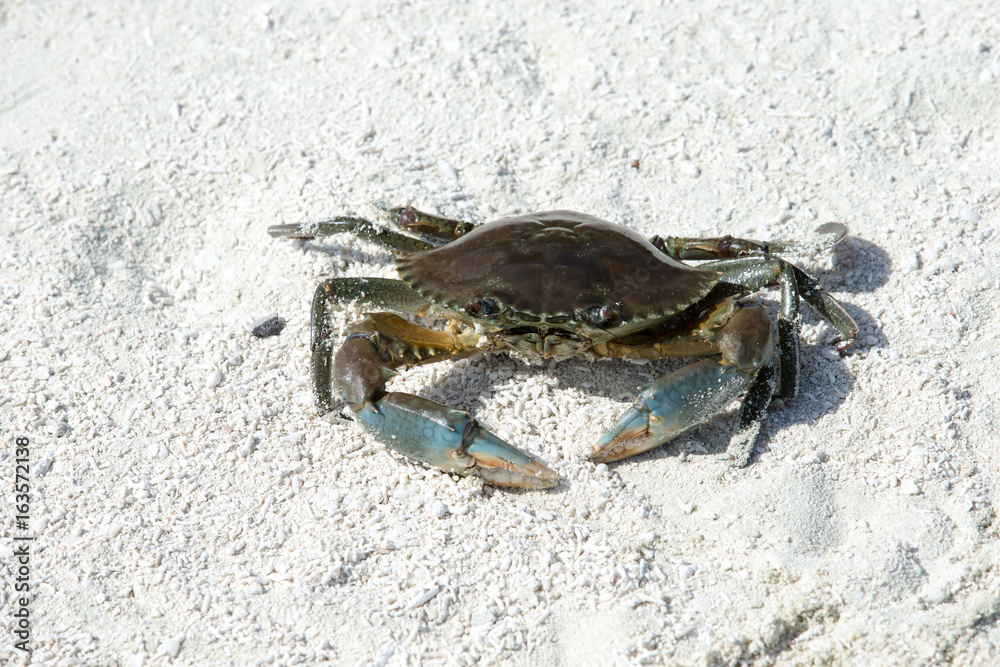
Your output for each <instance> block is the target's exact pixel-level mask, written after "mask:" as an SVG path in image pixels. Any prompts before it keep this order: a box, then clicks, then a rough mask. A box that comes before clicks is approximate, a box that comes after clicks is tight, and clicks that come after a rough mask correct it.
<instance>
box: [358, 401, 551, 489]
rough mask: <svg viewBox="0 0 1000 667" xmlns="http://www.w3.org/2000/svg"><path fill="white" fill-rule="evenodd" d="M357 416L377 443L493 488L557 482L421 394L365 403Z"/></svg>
mask: <svg viewBox="0 0 1000 667" xmlns="http://www.w3.org/2000/svg"><path fill="white" fill-rule="evenodd" d="M356 416H357V419H358V422H360V423H361V424H362V425H363V426H364V428H365V430H367V431H368V432H369V433H370V434H371V435H372V436H374V437H375V439H377V440H378V441H379V442H381V443H383V444H384V445H386V446H387V447H390V448H391V449H394V450H396V451H397V452H399V453H400V454H403V455H405V456H408V457H409V458H411V459H415V460H417V461H420V462H421V463H424V464H427V465H429V466H433V467H435V468H440V469H442V470H447V471H448V472H454V473H457V474H459V475H476V476H478V477H482V478H483V479H484V480H486V481H487V482H489V483H490V484H495V485H497V486H518V487H525V488H531V489H547V488H550V487H553V486H555V485H556V484H558V483H559V477H558V475H556V473H555V471H553V470H550V469H549V468H548V467H546V466H545V465H544V464H543V463H542V462H541V461H539V460H537V459H535V458H534V457H532V456H530V455H529V454H525V453H524V452H522V451H521V450H519V449H517V448H516V447H512V446H511V445H508V444H507V443H506V442H504V441H503V440H501V439H500V438H498V437H497V436H495V435H493V434H492V433H490V432H489V431H487V430H486V429H484V428H482V427H481V426H480V425H479V423H478V422H477V421H476V420H475V419H473V418H472V417H471V416H469V413H467V412H463V411H461V410H455V409H452V408H449V407H448V406H446V405H442V404H440V403H436V402H434V401H431V400H429V399H426V398H422V397H420V396H414V395H412V394H402V393H389V394H386V395H385V396H383V397H382V398H381V399H379V400H378V401H375V402H374V403H371V402H369V403H365V404H364V405H363V406H362V408H361V409H360V410H358V411H357V413H356Z"/></svg>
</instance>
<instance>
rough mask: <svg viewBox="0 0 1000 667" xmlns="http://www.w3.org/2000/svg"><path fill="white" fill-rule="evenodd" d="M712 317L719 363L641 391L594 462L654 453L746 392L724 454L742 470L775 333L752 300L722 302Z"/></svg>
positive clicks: (686, 370) (767, 389) (767, 393)
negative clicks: (718, 319) (719, 317)
mask: <svg viewBox="0 0 1000 667" xmlns="http://www.w3.org/2000/svg"><path fill="white" fill-rule="evenodd" d="M717 312H719V313H722V314H724V316H725V321H724V322H722V323H721V326H720V328H719V329H718V330H717V331H716V332H715V333H714V334H712V335H711V336H710V337H709V339H708V340H709V341H710V342H711V343H712V350H713V351H714V352H718V353H721V359H719V360H715V359H705V360H703V361H699V362H696V363H694V364H690V365H688V366H685V367H683V368H681V369H679V370H677V371H675V372H673V373H671V374H669V375H667V376H665V377H662V378H660V379H659V380H655V381H653V382H651V383H649V384H647V385H646V386H645V387H643V388H642V391H641V393H640V394H639V397H638V398H637V399H636V402H635V404H634V405H633V406H632V407H631V408H629V409H628V410H626V411H625V412H624V413H623V414H622V415H621V416H620V417H619V418H618V420H617V421H616V422H615V423H614V424H613V425H612V426H611V428H610V429H608V431H607V432H606V433H605V434H604V435H603V436H601V439H600V440H599V441H598V442H597V444H596V445H595V446H594V451H593V453H592V454H591V456H590V459H591V460H592V461H597V462H609V461H617V460H619V459H623V458H627V457H629V456H634V455H636V454H639V453H641V452H645V451H648V450H650V449H653V448H654V447H658V446H660V445H662V444H663V443H665V442H667V441H668V440H671V439H672V438H674V437H676V436H677V435H679V434H681V433H683V432H684V431H686V430H688V429H690V428H692V427H694V426H697V425H698V424H701V423H702V422H704V421H707V420H708V419H709V418H711V417H712V416H714V415H716V414H718V413H719V412H721V411H722V410H723V409H724V408H725V407H726V406H727V405H728V404H729V403H730V402H732V401H733V400H735V399H736V398H738V397H739V396H740V395H741V394H743V393H744V392H748V393H747V397H746V399H745V400H744V402H743V407H742V412H741V414H740V428H739V430H738V431H737V433H736V434H735V435H734V436H733V438H732V440H730V443H729V449H728V450H727V456H728V457H729V458H731V459H732V460H733V461H734V463H735V464H736V465H740V466H743V465H746V463H747V461H748V460H749V457H750V453H751V452H752V451H753V446H754V444H755V443H756V440H757V435H758V433H759V432H760V424H761V422H762V421H763V419H764V416H765V414H766V412H767V406H768V403H769V402H770V400H771V393H772V392H773V389H774V387H773V377H774V370H773V367H772V366H771V358H772V355H773V350H774V329H773V325H772V324H771V320H770V318H769V317H768V316H767V311H766V309H765V308H764V307H763V306H761V305H760V304H758V303H754V302H752V301H748V302H735V301H734V302H727V303H724V304H721V305H720V308H719V309H718V311H717ZM656 349H657V344H656V343H653V344H651V345H649V346H647V347H646V349H641V350H628V349H627V348H624V347H623V348H618V350H617V351H618V352H625V353H627V354H625V355H623V356H632V354H633V353H634V354H635V356H642V357H646V358H648V354H649V353H650V352H652V351H655V350H656ZM707 352H708V351H707V350H706V351H705V352H703V353H707ZM661 353H662V354H663V356H667V355H670V354H671V353H672V351H671V350H670V348H669V347H666V348H661Z"/></svg>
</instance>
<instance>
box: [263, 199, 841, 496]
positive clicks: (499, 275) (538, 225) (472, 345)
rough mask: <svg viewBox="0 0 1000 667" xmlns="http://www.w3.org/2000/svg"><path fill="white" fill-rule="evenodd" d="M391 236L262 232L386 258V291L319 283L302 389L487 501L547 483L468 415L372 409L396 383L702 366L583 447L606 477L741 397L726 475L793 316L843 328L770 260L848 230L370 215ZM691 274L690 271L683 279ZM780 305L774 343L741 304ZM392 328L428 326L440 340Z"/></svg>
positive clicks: (391, 406)
mask: <svg viewBox="0 0 1000 667" xmlns="http://www.w3.org/2000/svg"><path fill="white" fill-rule="evenodd" d="M385 214H386V215H385V217H386V218H387V222H388V223H389V225H390V226H391V228H389V227H385V226H382V225H377V224H374V223H372V222H370V221H369V220H366V219H364V218H357V217H336V218H331V219H328V220H323V221H317V222H311V223H303V224H294V225H277V226H273V227H271V228H269V230H268V231H269V233H270V234H271V235H272V236H274V237H286V238H298V239H309V238H315V237H325V236H330V235H333V234H339V233H342V232H350V233H353V234H355V235H357V236H358V237H360V238H363V239H366V240H369V241H373V242H375V243H377V244H380V245H382V246H384V247H386V248H388V249H389V250H391V251H393V252H394V253H395V254H396V258H395V262H396V266H397V268H398V273H399V276H400V279H399V280H395V279H387V278H330V279H327V280H324V281H323V282H322V283H320V285H319V286H318V287H317V289H316V293H315V297H314V299H313V303H312V326H311V338H312V381H313V389H314V392H315V396H316V402H317V404H318V405H319V407H320V409H321V410H324V411H329V410H333V409H334V408H335V407H336V404H337V401H338V400H339V401H343V403H346V405H347V406H348V407H349V408H350V409H351V410H352V411H353V413H354V416H355V419H356V420H357V421H358V422H359V423H360V424H361V425H362V427H363V428H364V429H365V430H367V431H368V432H369V433H370V434H371V435H372V436H373V437H374V438H375V439H376V440H378V441H379V442H381V443H383V444H385V445H386V446H388V447H390V448H391V449H393V450H395V451H397V452H399V453H401V454H403V455H405V456H407V457H409V458H411V459H414V460H416V461H419V462H421V463H423V464H426V465H430V466H434V467H437V468H440V469H443V470H446V471H450V472H453V473H457V474H459V475H470V474H473V475H478V476H480V477H482V478H483V479H485V480H486V481H488V482H489V483H492V484H495V485H499V486H520V487H530V488H547V487H552V486H555V485H556V484H557V483H558V479H559V478H558V476H557V474H556V473H555V472H554V471H553V470H551V469H550V468H548V467H547V466H545V465H544V464H543V463H542V462H541V461H539V460H538V459H537V458H535V457H533V456H531V455H529V454H527V453H525V452H522V451H521V450H519V449H517V448H515V447H513V446H511V445H509V444H508V443H506V442H504V441H503V440H501V439H500V438H498V437H497V436H496V435H494V434H493V433H491V432H490V431H488V430H486V429H485V428H483V426H481V425H480V424H479V422H478V421H477V420H476V419H475V418H473V417H472V416H470V415H469V414H468V413H467V412H464V411H460V410H456V409H453V408H450V407H448V406H446V405H442V404H440V403H437V402H435V401H431V400H429V399H426V398H423V397H420V396H415V395H412V394H406V393H401V392H393V391H388V390H387V389H386V382H387V381H388V380H389V379H390V378H391V377H392V376H393V375H395V373H396V369H397V368H401V367H407V366H412V365H415V364H422V363H428V362H432V361H439V360H444V359H459V358H462V357H467V356H470V355H473V354H477V353H480V352H483V351H491V350H492V351H501V350H517V351H520V352H523V353H527V354H531V355H537V356H540V357H542V358H556V359H558V358H564V357H568V356H571V355H579V354H589V355H593V356H596V357H613V358H620V359H649V360H656V359H660V358H663V357H701V358H702V359H701V360H700V361H696V362H694V363H692V364H690V365H687V366H684V367H682V368H680V369H679V370H677V371H675V372H673V373H670V374H668V375H666V376H665V377H662V378H659V379H657V380H655V381H653V382H651V383H649V384H648V385H646V386H645V387H643V388H642V389H641V392H640V394H639V396H638V398H637V400H636V401H635V404H634V405H633V406H632V407H630V408H629V409H627V410H626V411H625V412H624V414H622V415H621V416H620V417H619V418H618V420H617V421H616V422H615V423H614V424H613V425H612V426H611V427H610V428H609V429H608V431H607V432H606V433H605V434H604V435H603V436H601V438H600V439H599V440H598V441H597V443H596V444H595V445H594V446H593V451H592V452H591V454H590V459H591V460H592V461H595V462H610V461H617V460H619V459H623V458H625V457H628V456H633V455H635V454H638V453H640V452H644V451H647V450H649V449H652V448H653V447H657V446H659V445H661V444H663V443H665V442H667V441H668V440H670V439H671V438H673V437H675V436H676V435H678V434H680V433H682V432H683V431H685V430H687V429H690V428H692V427H694V426H696V425H698V424H700V423H702V422H704V421H706V420H708V419H709V418H711V417H712V416H714V415H715V414H717V413H719V412H720V411H722V410H723V409H724V408H725V407H726V406H727V405H728V404H729V403H731V402H732V401H733V400H735V399H737V398H739V397H741V396H742V397H743V401H742V407H741V412H740V417H739V426H738V429H737V431H736V433H735V434H734V435H733V436H732V439H731V441H730V445H729V448H728V449H727V452H726V457H727V458H729V459H730V460H731V461H732V462H733V464H734V465H737V466H743V465H746V464H747V463H748V461H749V458H750V455H751V453H752V451H753V448H754V444H755V442H756V440H757V436H758V433H759V431H760V427H761V422H762V421H763V419H764V417H765V415H766V412H767V408H768V405H769V404H770V402H771V399H772V397H773V396H775V395H777V396H780V397H781V398H783V399H784V400H785V401H789V400H791V399H793V398H794V396H795V392H796V389H797V386H798V372H799V343H798V329H799V300H800V298H801V299H802V300H804V301H805V302H806V303H808V304H809V305H810V306H812V307H813V308H814V309H815V310H816V311H817V312H819V314H820V315H822V316H823V317H824V318H826V319H827V320H828V321H830V323H831V324H833V326H834V327H836V329H837V330H838V331H839V332H840V334H841V336H842V339H841V342H840V347H841V348H842V349H843V348H846V347H848V346H849V345H851V344H852V343H853V342H854V341H855V340H856V339H857V336H858V328H857V325H856V324H855V323H854V321H853V320H852V319H851V317H850V315H848V313H847V312H846V311H845V310H844V308H843V307H842V306H841V305H840V304H839V303H838V302H837V301H836V300H834V299H833V297H831V296H830V295H829V294H828V293H827V292H826V291H825V290H824V289H823V288H822V287H821V286H820V285H819V284H818V283H817V282H816V280H814V279H813V278H811V277H809V276H808V275H806V274H805V273H804V272H803V271H802V270H801V269H799V268H798V267H796V266H794V265H792V264H790V263H788V262H787V261H785V260H784V259H782V258H781V257H780V256H779V255H780V254H782V253H788V252H802V251H806V252H813V253H815V252H820V251H827V250H830V249H831V248H832V247H833V245H834V244H835V243H837V242H838V241H839V240H840V239H842V238H843V237H844V236H845V235H846V233H847V228H846V227H845V226H844V225H842V224H839V223H828V224H825V225H823V226H821V227H820V228H819V229H817V230H816V232H815V233H814V234H812V235H811V236H810V237H809V239H808V240H807V241H804V242H799V243H785V242H776V243H759V242H756V241H750V240H746V239H738V238H733V237H731V236H726V237H722V238H711V239H698V238H677V237H667V238H661V237H659V236H656V237H653V238H652V239H648V240H647V239H646V238H644V237H642V236H641V235H639V234H638V233H636V232H635V231H633V230H631V229H628V228H626V227H622V226H620V225H616V224H613V223H610V222H606V221H604V220H600V219H598V218H595V217H593V216H589V215H585V214H582V213H574V212H572V211H548V212H542V213H532V214H529V215H521V216H516V217H509V218H504V219H501V220H496V221H494V222H490V223H487V224H483V225H478V226H477V225H472V224H470V223H466V222H461V221H458V220H451V219H447V218H442V217H438V216H435V215H430V214H428V213H424V212H421V211H418V210H416V209H414V208H411V207H405V208H395V209H389V210H386V211H385ZM690 260H696V261H698V260H704V261H702V262H701V263H700V264H697V265H689V264H687V263H685V262H686V261H690ZM768 286H777V287H779V289H780V293H781V297H780V306H779V313H778V318H777V326H775V323H774V322H773V321H772V319H771V317H770V316H769V315H768V314H767V310H766V309H765V307H764V306H763V305H761V304H760V303H757V302H755V301H752V300H748V299H747V298H746V297H747V296H749V295H750V294H752V293H753V292H756V291H758V290H760V289H762V288H765V287H768ZM337 302H359V303H361V304H363V305H365V306H367V307H371V308H374V309H377V310H378V311H380V312H371V313H368V314H366V315H365V317H364V319H363V320H362V321H361V322H359V323H357V324H355V325H353V326H351V327H350V328H349V329H348V330H347V332H346V334H347V335H346V339H345V340H344V342H343V344H342V345H341V347H340V349H339V350H338V351H337V352H336V353H334V343H335V340H336V338H337V337H336V332H335V331H334V328H333V326H332V321H331V315H330V312H331V311H330V308H331V306H332V305H333V304H335V303H337ZM381 311H396V312H397V313H415V314H419V315H433V316H437V317H444V318H446V319H448V320H449V324H448V326H447V327H445V329H444V330H443V331H438V330H433V329H430V328H427V327H424V326H420V325H418V324H414V323H412V322H410V321H407V320H405V319H403V318H401V317H399V316H398V315H395V314H392V313H390V312H381Z"/></svg>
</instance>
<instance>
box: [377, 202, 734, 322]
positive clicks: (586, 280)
mask: <svg viewBox="0 0 1000 667" xmlns="http://www.w3.org/2000/svg"><path fill="white" fill-rule="evenodd" d="M396 264H397V266H398V267H399V273H400V275H401V277H402V278H403V280H404V281H405V282H406V283H407V284H408V285H409V286H410V287H411V288H413V289H414V290H416V291H417V292H419V293H420V294H422V295H424V296H426V297H427V298H428V299H430V300H431V301H433V302H434V303H437V304H440V305H442V306H444V307H446V308H449V309H451V310H453V311H457V312H467V311H468V305H469V304H470V303H471V302H472V301H473V299H487V298H489V299H493V300H495V301H496V302H498V303H499V304H501V305H502V306H503V307H504V308H505V310H506V311H507V312H508V316H507V317H505V318H504V319H505V321H506V322H507V323H508V324H509V325H516V324H520V323H522V322H525V323H527V322H540V323H545V322H551V323H560V324H563V325H564V326H565V325H566V324H568V325H570V327H572V325H573V324H576V323H578V321H579V313H581V312H586V311H588V310H589V309H592V308H594V307H602V306H604V305H612V306H615V307H616V308H619V309H620V310H621V311H622V313H623V315H624V319H625V322H621V323H620V324H625V323H626V322H632V323H633V324H634V323H637V322H643V321H648V320H652V319H660V318H664V317H669V316H670V315H672V314H674V313H677V312H679V311H681V310H683V309H684V308H686V307H688V306H690V305H691V304H693V303H695V302H697V301H699V300H700V299H702V298H703V297H704V296H705V295H706V294H707V293H708V292H709V290H711V289H712V287H713V286H714V285H715V284H716V283H717V282H718V277H719V274H718V273H716V272H713V271H704V270H699V269H697V268H694V267H690V266H687V265H685V264H682V263H680V262H678V261H675V260H673V259H671V258H670V257H668V256H666V255H665V254H663V253H662V252H660V251H659V250H657V249H656V248H655V247H654V246H653V245H652V244H651V243H650V242H649V241H647V240H646V239H645V238H643V237H642V236H641V235H639V234H638V233H636V232H635V231H633V230H631V229H628V228H626V227H622V226H620V225H616V224H613V223H610V222H606V221H604V220H600V219H599V218H595V217H593V216H590V215H585V214H583V213H575V212H573V211H547V212H543V213H531V214H529V215H522V216H517V217H512V218H504V219H501V220H497V221H495V222H490V223H487V224H484V225H481V226H479V227H476V228H475V229H474V230H472V231H471V232H469V233H467V234H465V235H464V236H462V237H460V238H459V239H457V240H455V241H452V242H451V243H448V244H447V245H444V246H441V247H439V248H434V249H431V250H421V251H414V252H407V253H404V254H402V255H401V256H400V257H399V258H398V259H397V260H396ZM472 319H474V320H475V319H478V318H474V317H473V318H472ZM484 319H485V318H484ZM616 328H617V327H616ZM629 328H631V327H629Z"/></svg>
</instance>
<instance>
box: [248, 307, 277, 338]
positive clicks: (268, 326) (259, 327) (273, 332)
mask: <svg viewBox="0 0 1000 667" xmlns="http://www.w3.org/2000/svg"><path fill="white" fill-rule="evenodd" d="M284 328H285V320H283V319H281V317H279V316H278V313H271V314H270V315H266V316H264V317H262V318H260V319H259V320H257V321H256V322H254V323H253V324H251V325H250V335H251V336H254V337H255V338H270V337H271V336H277V335H278V334H280V333H281V332H282V331H283V330H284Z"/></svg>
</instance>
